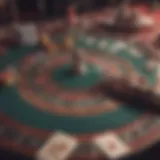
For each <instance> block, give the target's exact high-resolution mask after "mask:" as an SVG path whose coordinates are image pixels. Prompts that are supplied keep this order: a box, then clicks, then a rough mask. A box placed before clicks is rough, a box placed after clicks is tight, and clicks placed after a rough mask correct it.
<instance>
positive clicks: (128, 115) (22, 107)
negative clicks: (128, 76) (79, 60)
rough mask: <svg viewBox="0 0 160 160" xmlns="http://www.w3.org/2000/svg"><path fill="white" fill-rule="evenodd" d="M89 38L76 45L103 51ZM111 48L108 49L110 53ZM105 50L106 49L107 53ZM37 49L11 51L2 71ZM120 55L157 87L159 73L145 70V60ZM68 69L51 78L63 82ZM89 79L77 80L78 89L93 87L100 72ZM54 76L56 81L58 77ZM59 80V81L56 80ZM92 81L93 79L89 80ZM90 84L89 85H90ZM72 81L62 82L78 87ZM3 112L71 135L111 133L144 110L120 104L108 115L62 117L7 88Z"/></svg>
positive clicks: (0, 95) (0, 62)
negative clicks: (91, 42)
mask: <svg viewBox="0 0 160 160" xmlns="http://www.w3.org/2000/svg"><path fill="white" fill-rule="evenodd" d="M85 38H86V37H83V41H82V40H80V41H79V42H78V43H77V45H78V47H79V48H88V49H91V50H93V49H94V50H100V49H99V48H98V41H99V40H96V42H95V44H92V45H90V44H87V42H86V40H85ZM106 42H108V44H109V45H108V47H109V48H111V47H112V46H113V45H114V43H115V42H113V41H112V40H106ZM109 48H107V49H108V50H109ZM107 49H106V50H107ZM35 50H37V47H32V48H30V47H22V48H19V49H12V50H9V51H8V54H7V55H6V56H4V57H2V59H0V69H2V68H3V67H4V66H6V65H7V64H14V63H15V62H16V61H19V60H21V59H22V57H24V56H25V55H28V54H29V53H30V52H31V51H35ZM118 56H120V57H123V58H125V59H126V60H128V61H130V62H131V63H132V64H133V65H134V67H135V68H136V70H137V72H139V73H140V74H142V75H143V76H145V77H146V78H147V79H148V80H149V82H150V83H151V84H154V83H155V81H156V76H155V74H156V71H154V72H152V73H146V72H145V70H144V65H145V58H144V57H141V58H135V57H133V56H131V55H130V54H129V52H128V49H125V48H124V49H121V50H120V51H119V52H118ZM65 69H66V68H63V67H61V68H59V69H58V70H56V72H55V73H54V72H53V74H54V75H53V76H52V78H53V79H54V80H55V79H56V80H58V81H60V79H61V74H60V73H63V70H65ZM89 74H90V75H89V76H86V77H84V79H78V78H75V77H74V82H75V84H76V86H77V83H79V82H80V81H85V82H86V83H82V84H81V87H84V88H85V87H86V86H88V85H93V84H94V83H96V82H97V81H99V78H98V77H100V76H97V71H96V72H95V71H93V72H92V71H91V72H90V73H89ZM55 75H57V76H56V78H55ZM57 77H58V78H57ZM89 79H91V80H89ZM87 81H90V83H87ZM72 82H73V79H69V80H68V81H65V82H64V81H60V83H62V84H63V85H65V86H67V87H68V86H71V85H72V87H75V85H73V83H72ZM0 110H1V111H2V112H3V113H5V114H6V115H8V116H9V117H11V118H13V119H15V120H17V121H19V122H20V123H22V124H25V125H29V126H32V127H34V128H39V129H43V130H56V129H58V130H65V131H67V132H72V133H88V132H99V131H104V130H110V129H115V128H120V127H123V126H124V125H126V124H129V123H131V122H133V121H134V120H136V119H137V118H138V117H140V116H141V115H142V113H143V112H144V111H142V110H137V109H136V108H134V107H130V106H126V105H121V106H120V107H119V108H118V109H117V110H114V111H111V112H106V113H103V114H100V115H96V116H84V117H74V116H72V117H71V116H59V115H54V114H51V113H48V112H44V111H40V110H38V109H36V108H35V107H34V106H32V105H31V104H29V103H28V102H26V101H24V100H23V99H22V98H21V95H20V94H19V92H18V90H17V89H16V87H15V88H14V87H13V88H12V87H5V88H3V89H2V90H1V92H0Z"/></svg>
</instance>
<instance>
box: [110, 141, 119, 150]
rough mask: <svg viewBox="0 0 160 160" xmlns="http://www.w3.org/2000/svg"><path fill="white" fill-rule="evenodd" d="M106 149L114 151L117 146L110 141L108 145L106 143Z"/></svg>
mask: <svg viewBox="0 0 160 160" xmlns="http://www.w3.org/2000/svg"><path fill="white" fill-rule="evenodd" d="M108 149H109V150H110V151H115V150H116V149H117V146H116V144H115V143H114V142H110V143H109V145H108Z"/></svg>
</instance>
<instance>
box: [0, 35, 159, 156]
mask: <svg viewBox="0 0 160 160" xmlns="http://www.w3.org/2000/svg"><path fill="white" fill-rule="evenodd" d="M63 39H64V35H63V34H60V35H56V36H54V37H53V41H54V42H56V43H57V45H58V44H61V43H63ZM75 44H76V49H78V50H80V51H81V52H84V53H85V57H86V61H87V73H86V74H85V75H84V76H69V75H68V74H66V73H67V72H68V70H69V69H70V67H71V64H70V58H69V57H70V53H67V51H63V50H62V51H56V52H55V53H53V54H52V55H50V56H49V57H48V56H47V54H46V53H45V50H44V49H43V48H42V47H41V46H40V45H37V46H32V47H29V46H23V47H19V48H12V49H8V50H7V53H6V54H5V55H3V56H2V57H1V59H0V69H1V71H3V70H5V69H6V68H14V69H15V70H16V72H17V73H18V77H19V79H20V80H19V81H18V82H17V83H16V84H15V85H13V86H3V87H2V88H1V91H0V102H1V103H0V115H1V116H0V140H1V144H0V146H1V147H2V148H5V149H7V150H12V151H14V152H18V153H19V152H20V153H23V154H26V155H31V156H34V155H35V153H36V151H37V150H38V149H39V148H40V147H41V146H42V145H43V144H44V142H45V141H46V140H47V139H48V138H49V136H50V135H52V134H54V133H56V132H57V131H62V132H66V133H68V134H70V135H72V136H74V137H76V139H77V140H78V142H79V146H78V148H77V149H76V150H75V151H74V153H73V154H72V155H71V159H72V158H73V159H74V158H75V157H76V158H77V157H78V158H86V157H87V158H89V157H90V158H91V159H94V158H95V159H96V158H97V157H103V155H102V154H101V151H100V150H99V149H98V148H97V147H96V146H94V145H93V144H92V139H93V138H94V137H96V136H99V135H101V134H105V133H108V132H112V133H115V134H116V135H117V136H118V137H119V138H120V139H121V140H122V141H123V142H125V143H126V144H127V145H128V146H129V147H130V148H131V153H130V156H131V155H133V154H134V153H139V152H141V151H144V150H146V149H148V148H149V147H151V146H152V145H154V144H156V143H158V141H159V138H160V117H159V115H157V114H153V113H151V112H149V111H147V109H145V107H143V108H141V106H139V107H137V106H131V105H129V104H125V103H121V102H118V101H116V100H114V99H111V98H109V97H103V96H101V95H99V94H96V93H95V94H94V93H91V92H90V91H89V89H90V88H92V87H94V86H95V85H97V84H98V83H99V82H101V81H102V80H103V79H107V76H109V75H110V74H111V73H112V74H114V75H115V76H116V75H122V76H128V78H129V79H136V78H137V77H143V79H144V80H145V82H144V83H145V84H147V85H149V86H150V87H152V88H157V87H158V86H159V82H158V81H157V70H156V68H155V69H154V70H153V71H151V72H146V70H145V66H146V62H147V59H146V57H145V54H143V52H142V51H139V50H138V49H137V48H136V47H135V46H134V45H129V44H127V43H126V42H124V41H121V40H115V39H112V38H107V37H95V36H91V35H88V34H81V36H80V37H79V38H78V39H77V40H76V43H75Z"/></svg>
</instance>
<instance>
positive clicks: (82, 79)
mask: <svg viewBox="0 0 160 160" xmlns="http://www.w3.org/2000/svg"><path fill="white" fill-rule="evenodd" d="M86 68H87V71H86V73H85V74H84V75H82V76H81V75H73V74H72V73H71V72H72V65H70V64H66V65H64V66H62V67H59V68H56V70H54V71H53V74H52V75H53V81H55V82H56V83H57V84H58V85H60V86H62V87H65V88H69V89H86V88H90V87H92V86H94V85H96V84H98V83H99V82H100V81H101V80H102V78H103V74H102V73H101V72H100V71H99V70H98V67H95V66H93V65H91V64H90V65H89V64H88V65H87V66H86Z"/></svg>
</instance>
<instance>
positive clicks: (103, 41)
mask: <svg viewBox="0 0 160 160" xmlns="http://www.w3.org/2000/svg"><path fill="white" fill-rule="evenodd" d="M98 46H99V48H100V49H105V48H106V47H107V46H108V43H107V41H106V40H101V41H100V42H99V44H98Z"/></svg>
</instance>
